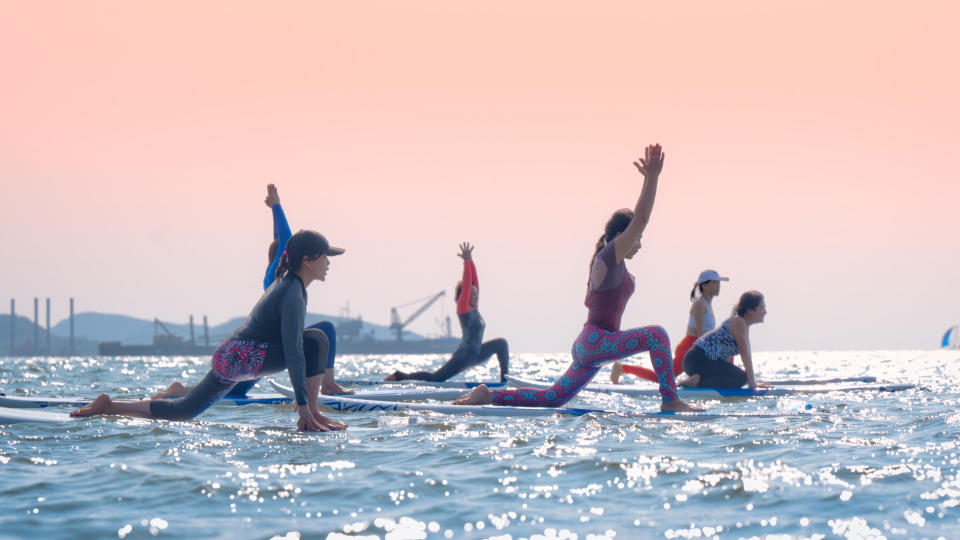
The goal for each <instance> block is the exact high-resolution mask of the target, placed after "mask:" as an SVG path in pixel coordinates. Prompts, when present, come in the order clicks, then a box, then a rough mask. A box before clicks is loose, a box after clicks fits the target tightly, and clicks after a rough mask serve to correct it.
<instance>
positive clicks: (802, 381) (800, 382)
mask: <svg viewBox="0 0 960 540" xmlns="http://www.w3.org/2000/svg"><path fill="white" fill-rule="evenodd" d="M763 382H765V383H767V384H772V385H778V384H779V385H793V386H799V385H805V384H837V383H875V382H877V378H876V377H837V378H834V379H782V380H779V381H777V380H774V381H768V380H767V379H763Z"/></svg>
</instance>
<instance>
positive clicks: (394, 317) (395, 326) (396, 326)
mask: <svg viewBox="0 0 960 540" xmlns="http://www.w3.org/2000/svg"><path fill="white" fill-rule="evenodd" d="M446 294H447V293H446V292H444V291H440V292H438V293H437V294H435V295H433V296H431V297H429V299H427V298H426V297H425V298H420V299H417V300H413V301H411V302H407V303H406V304H401V305H399V306H396V307H392V308H390V329H391V330H393V331H395V332H396V333H397V341H400V340H401V339H402V338H403V329H404V328H406V327H407V325H408V324H410V323H412V322H413V320H414V319H416V318H417V317H419V316H420V315H421V314H422V313H423V312H424V311H426V310H427V308H429V307H430V306H432V305H433V304H434V302H436V301H437V300H439V299H440V298H442V297H444V296H446ZM424 300H427V301H426V302H425V303H424V304H423V305H422V306H420V307H419V308H417V310H416V311H414V312H413V313H412V314H411V315H410V316H409V317H407V319H406V320H404V321H401V320H400V313H398V312H397V309H398V308H402V307H405V306H409V305H411V304H416V303H418V302H423V301H424Z"/></svg>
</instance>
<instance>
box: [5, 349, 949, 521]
mask: <svg viewBox="0 0 960 540" xmlns="http://www.w3.org/2000/svg"><path fill="white" fill-rule="evenodd" d="M519 357H520V360H521V361H519V362H517V365H518V366H523V368H524V370H525V371H524V372H523V373H522V375H523V376H526V377H541V378H543V377H546V376H550V375H554V374H556V373H558V372H559V371H561V370H562V369H563V368H565V367H566V366H565V363H566V362H568V359H567V356H566V355H519ZM442 359H443V358H442V357H441V356H438V355H429V356H422V357H405V356H393V357H344V358H343V359H341V360H342V361H341V360H338V370H339V371H340V373H341V375H343V376H349V377H354V376H362V375H364V374H376V375H382V374H383V373H385V372H388V371H390V370H392V369H394V368H395V367H397V364H398V363H402V364H404V365H409V366H410V367H417V368H419V367H427V366H431V365H433V364H435V363H437V362H439V361H441V360H442ZM956 360H957V358H956V355H955V354H953V355H951V354H941V353H940V352H922V351H921V352H918V351H906V352H892V353H891V352H880V353H877V352H866V351H863V352H844V353H826V352H818V353H805V352H782V353H766V354H765V353H758V354H757V364H758V366H760V367H761V368H762V369H764V370H766V371H765V372H764V374H763V375H764V376H766V377H769V378H773V377H778V378H787V377H790V378H799V377H810V378H813V377H836V376H858V375H874V376H877V377H879V378H881V379H886V380H891V381H896V382H912V383H916V384H920V385H921V386H922V388H921V389H917V390H910V391H907V392H898V393H892V394H880V393H876V394H875V393H853V392H846V393H835V394H817V395H810V396H803V397H799V398H789V399H788V398H780V399H767V398H757V399H746V400H743V399H741V400H730V401H723V402H720V401H705V402H703V404H704V405H705V406H707V407H708V408H710V409H711V410H726V411H731V412H749V411H756V410H765V411H772V410H780V411H807V410H809V411H812V412H814V413H815V414H812V415H810V416H808V417H803V418H791V419H788V420H775V419H721V420H717V421H710V422H676V421H662V420H651V419H631V418H627V417H617V416H610V417H607V416H596V415H587V416H584V417H578V418H560V417H538V418H529V419H528V418H523V419H518V418H492V417H491V418H478V417H470V416H450V415H437V414H430V413H423V414H420V415H417V422H416V423H410V421H409V420H406V421H405V422H404V420H403V419H405V418H406V417H405V416H404V415H397V414H390V415H381V414H373V413H357V414H350V415H343V416H344V417H345V419H346V421H347V422H348V423H349V424H350V430H348V431H347V432H345V433H330V434H298V433H296V432H295V431H293V430H292V427H293V426H294V423H293V422H294V420H295V416H294V414H293V412H292V410H291V408H289V407H273V406H250V407H213V408H211V409H210V410H209V411H208V412H207V413H205V414H204V415H203V416H202V417H201V418H200V421H197V422H153V421H146V420H118V419H89V420H82V421H78V422H76V423H71V424H68V425H66V426H27V425H13V426H0V434H2V435H3V439H2V442H0V467H2V468H3V475H4V481H5V482H4V485H3V486H0V497H2V499H3V500H4V508H3V509H2V510H0V530H2V531H3V533H2V535H10V536H13V537H35V536H44V537H54V538H56V537H63V536H64V531H67V530H69V531H70V533H71V537H91V538H93V537H96V538H101V537H120V538H146V537H153V536H154V535H156V536H158V537H163V536H168V537H191V538H193V537H196V538H226V537H227V536H229V537H230V538H235V537H237V536H241V537H257V538H271V537H278V538H294V537H296V536H298V535H299V536H302V537H304V538H308V537H310V538H312V537H330V538H335V537H338V536H337V535H340V536H339V537H362V536H369V537H374V536H375V537H379V538H386V537H390V538H414V537H425V538H463V537H473V538H487V537H504V538H506V537H508V536H507V535H509V537H510V538H558V537H567V538H573V537H574V535H576V538H601V537H606V538H614V537H616V538H637V537H666V538H711V537H714V536H716V537H719V538H727V537H731V538H777V537H791V538H833V537H844V538H870V537H877V538H880V537H888V538H889V537H898V536H900V537H929V538H936V537H938V536H943V537H947V538H949V537H952V536H954V534H953V531H955V530H956V527H957V525H958V524H960V523H958V521H960V508H958V507H960V479H958V474H957V473H958V463H960V450H958V448H957V445H958V441H960V414H958V413H957V412H956V409H957V404H958V403H960V393H958V392H957V391H956V388H957V383H958V382H960V362H956ZM207 362H208V360H207V359H203V358H196V357H165V358H161V359H145V358H135V357H130V358H121V359H106V358H83V357H75V358H53V359H49V360H48V359H42V358H30V359H18V358H0V391H3V392H7V393H14V391H16V392H18V393H29V394H31V395H53V394H57V395H93V394H94V393H99V392H100V391H107V392H110V393H112V394H117V393H120V394H124V395H128V396H144V395H148V394H149V393H151V392H153V391H156V390H158V389H160V388H161V387H163V386H165V385H166V384H167V383H168V382H169V381H170V380H172V379H176V378H179V379H187V380H189V379H191V378H192V379H196V378H199V377H200V376H201V375H202V373H203V372H204V371H205V369H206V365H207V364H206V363H207ZM768 366H770V368H768ZM906 366H909V371H908V370H907V369H906ZM494 376H496V367H495V366H494V365H490V366H482V367H481V368H479V369H478V370H477V371H475V372H471V378H475V379H485V378H492V377H494ZM908 377H909V378H908ZM14 389H16V390H14ZM263 391H269V390H263ZM571 404H572V405H581V406H589V407H604V408H618V409H640V410H656V409H657V407H658V401H657V400H656V399H650V398H627V397H622V396H615V395H606V396H599V395H589V394H585V395H583V396H581V397H579V398H577V400H576V401H574V402H573V403H571ZM808 406H809V407H808ZM383 418H394V419H397V422H392V423H391V422H381V419H383ZM247 424H250V425H252V426H254V427H247Z"/></svg>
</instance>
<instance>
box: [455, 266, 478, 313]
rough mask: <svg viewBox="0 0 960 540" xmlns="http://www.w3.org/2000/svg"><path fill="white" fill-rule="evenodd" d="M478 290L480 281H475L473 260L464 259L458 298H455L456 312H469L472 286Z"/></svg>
mask: <svg viewBox="0 0 960 540" xmlns="http://www.w3.org/2000/svg"><path fill="white" fill-rule="evenodd" d="M474 287H476V288H477V292H479V291H480V283H479V281H477V269H476V267H475V266H474V265H473V261H471V260H469V259H465V260H464V261H463V280H462V286H461V287H460V298H458V299H457V313H461V314H463V313H469V312H470V297H471V296H472V295H473V288H474Z"/></svg>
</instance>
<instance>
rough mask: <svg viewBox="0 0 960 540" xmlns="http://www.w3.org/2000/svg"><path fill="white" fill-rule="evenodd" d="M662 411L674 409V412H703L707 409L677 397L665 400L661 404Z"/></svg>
mask: <svg viewBox="0 0 960 540" xmlns="http://www.w3.org/2000/svg"><path fill="white" fill-rule="evenodd" d="M660 410H661V411H672V412H703V411H705V410H706V409H701V408H700V407H694V406H693V405H691V404H689V403H687V402H686V401H684V400H682V399H675V400H673V401H664V402H663V403H661V404H660Z"/></svg>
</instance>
